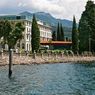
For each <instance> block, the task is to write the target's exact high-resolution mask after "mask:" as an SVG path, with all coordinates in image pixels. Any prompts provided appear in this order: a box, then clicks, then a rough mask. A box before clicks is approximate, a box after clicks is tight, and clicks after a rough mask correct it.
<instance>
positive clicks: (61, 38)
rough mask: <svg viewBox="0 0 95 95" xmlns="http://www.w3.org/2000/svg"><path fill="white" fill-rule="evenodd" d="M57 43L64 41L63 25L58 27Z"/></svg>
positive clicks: (59, 24)
mask: <svg viewBox="0 0 95 95" xmlns="http://www.w3.org/2000/svg"><path fill="white" fill-rule="evenodd" d="M57 41H64V30H63V26H62V24H61V23H58V26H57Z"/></svg>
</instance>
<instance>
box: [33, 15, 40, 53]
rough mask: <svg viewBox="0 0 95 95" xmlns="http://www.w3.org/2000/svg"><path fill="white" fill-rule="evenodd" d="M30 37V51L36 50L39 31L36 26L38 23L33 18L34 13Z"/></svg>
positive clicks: (38, 41) (38, 43)
mask: <svg viewBox="0 0 95 95" xmlns="http://www.w3.org/2000/svg"><path fill="white" fill-rule="evenodd" d="M31 32H32V33H31V34H32V39H31V45H32V52H34V51H36V52H37V51H38V50H39V47H40V31H39V28H38V24H37V21H36V18H35V15H33V20H32V31H31Z"/></svg>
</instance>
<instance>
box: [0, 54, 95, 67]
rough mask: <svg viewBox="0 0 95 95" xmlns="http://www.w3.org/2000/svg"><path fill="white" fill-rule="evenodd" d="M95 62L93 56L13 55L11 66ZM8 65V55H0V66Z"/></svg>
mask: <svg viewBox="0 0 95 95" xmlns="http://www.w3.org/2000/svg"><path fill="white" fill-rule="evenodd" d="M88 62H95V56H79V55H78V56H71V55H68V56H66V55H61V54H52V55H48V54H38V55H35V58H33V55H19V54H13V57H12V63H13V65H30V64H52V63H88ZM8 64H9V56H8V54H3V56H1V55H0V66H4V65H8Z"/></svg>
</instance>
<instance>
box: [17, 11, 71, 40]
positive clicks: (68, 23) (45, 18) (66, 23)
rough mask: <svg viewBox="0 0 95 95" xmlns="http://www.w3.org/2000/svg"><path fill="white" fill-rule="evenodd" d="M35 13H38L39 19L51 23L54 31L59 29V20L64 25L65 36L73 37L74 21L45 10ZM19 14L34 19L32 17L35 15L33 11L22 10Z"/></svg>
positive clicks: (37, 17)
mask: <svg viewBox="0 0 95 95" xmlns="http://www.w3.org/2000/svg"><path fill="white" fill-rule="evenodd" d="M34 14H35V15H36V19H37V20H41V21H43V22H44V23H47V24H49V25H51V26H52V31H56V30H57V24H58V22H60V23H62V24H63V27H64V35H65V37H68V38H69V39H71V35H72V34H71V30H72V21H70V20H66V19H63V20H62V19H56V18H54V17H53V16H52V15H50V14H49V13H45V12H36V13H34ZM19 15H24V16H27V17H29V18H30V19H32V17H33V13H30V12H27V11H26V12H22V13H20V14H19Z"/></svg>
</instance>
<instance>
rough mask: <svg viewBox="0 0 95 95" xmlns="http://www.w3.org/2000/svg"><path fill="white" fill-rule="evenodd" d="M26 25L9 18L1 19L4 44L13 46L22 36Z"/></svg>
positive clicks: (1, 34)
mask: <svg viewBox="0 0 95 95" xmlns="http://www.w3.org/2000/svg"><path fill="white" fill-rule="evenodd" d="M23 31H24V27H23V25H22V23H20V22H19V23H13V22H9V21H7V20H3V21H0V38H1V37H3V41H4V44H5V43H6V44H8V46H9V48H13V47H14V46H15V44H16V43H17V41H18V40H19V39H21V38H22V36H23V34H22V32H23Z"/></svg>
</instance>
